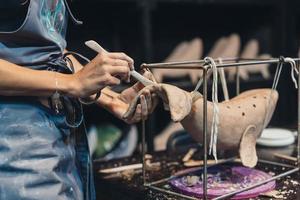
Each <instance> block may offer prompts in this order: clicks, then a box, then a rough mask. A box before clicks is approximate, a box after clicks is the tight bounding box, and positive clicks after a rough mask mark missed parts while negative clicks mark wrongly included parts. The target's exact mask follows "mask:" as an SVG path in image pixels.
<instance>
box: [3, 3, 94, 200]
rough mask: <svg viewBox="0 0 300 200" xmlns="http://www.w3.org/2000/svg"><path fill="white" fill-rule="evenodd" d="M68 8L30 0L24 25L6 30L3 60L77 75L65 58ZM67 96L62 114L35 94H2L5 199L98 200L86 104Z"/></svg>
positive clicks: (57, 4) (59, 4) (62, 4)
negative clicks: (85, 119)
mask: <svg viewBox="0 0 300 200" xmlns="http://www.w3.org/2000/svg"><path fill="white" fill-rule="evenodd" d="M68 10H69V8H68V5H67V2H66V1H63V0H30V3H29V6H28V13H27V16H26V19H25V20H24V22H23V23H22V25H21V26H20V27H19V28H18V29H16V30H14V31H9V32H1V33H0V59H4V60H7V61H10V62H12V63H15V64H18V65H21V66H24V67H28V68H31V69H36V70H49V69H50V70H55V71H59V72H61V73H72V71H71V70H70V69H69V68H68V67H67V65H66V62H65V61H64V59H63V50H64V49H65V48H66V41H65V33H66V27H67V16H68ZM69 14H71V13H70V12H69ZM71 17H73V16H72V14H71ZM63 99H64V100H63V102H64V104H65V106H64V109H63V110H64V111H62V112H60V113H56V112H54V110H53V109H51V108H48V107H46V106H43V105H42V104H41V103H39V101H38V100H37V98H34V97H4V96H0V199H1V200H18V199H22V200H23V199H24V200H41V199H43V200H83V199H85V200H94V199H95V189H94V184H93V175H92V167H91V159H90V155H89V149H88V143H87V137H86V132H85V127H84V123H79V122H81V120H79V121H78V119H81V117H82V116H81V114H82V113H81V112H80V111H81V105H79V104H78V102H77V101H76V100H74V99H69V98H66V97H64V98H63ZM70 110H73V111H74V112H71V111H70ZM76 113H77V114H76ZM78 113H79V114H78ZM70 116H71V117H70ZM76 116H77V117H76ZM73 118H74V119H73ZM72 120H73V121H72ZM75 121H76V122H75ZM74 123H75V124H76V123H77V124H76V127H77V128H74V127H73V126H70V124H74Z"/></svg>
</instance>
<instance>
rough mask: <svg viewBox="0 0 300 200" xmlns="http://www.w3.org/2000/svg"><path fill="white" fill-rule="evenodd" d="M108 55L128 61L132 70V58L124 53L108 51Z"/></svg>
mask: <svg viewBox="0 0 300 200" xmlns="http://www.w3.org/2000/svg"><path fill="white" fill-rule="evenodd" d="M108 56H109V57H110V58H114V59H120V60H124V61H126V62H128V63H129V67H130V68H131V69H132V70H133V68H134V67H133V65H134V60H133V59H132V58H130V57H129V56H128V55H126V54H125V53H109V54H108Z"/></svg>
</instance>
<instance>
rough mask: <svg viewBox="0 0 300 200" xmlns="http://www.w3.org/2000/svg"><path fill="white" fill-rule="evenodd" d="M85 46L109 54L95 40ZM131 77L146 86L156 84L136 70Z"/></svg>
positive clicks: (132, 71)
mask: <svg viewBox="0 0 300 200" xmlns="http://www.w3.org/2000/svg"><path fill="white" fill-rule="evenodd" d="M85 45H86V46H87V47H89V48H91V49H92V50H94V51H96V52H97V53H100V52H107V51H106V50H105V49H104V48H102V47H101V46H100V45H99V44H98V43H97V42H96V41H94V40H89V41H86V42H85ZM129 75H130V76H133V77H134V78H135V79H136V80H138V81H140V82H141V83H142V84H143V85H144V86H148V85H154V84H155V83H154V82H153V81H151V80H149V79H147V78H145V77H144V76H142V75H141V74H140V73H138V72H137V71H135V70H131V71H130V72H129Z"/></svg>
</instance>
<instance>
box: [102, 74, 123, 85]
mask: <svg viewBox="0 0 300 200" xmlns="http://www.w3.org/2000/svg"><path fill="white" fill-rule="evenodd" d="M120 83H121V80H120V79H118V78H116V77H113V76H110V75H109V77H108V78H107V80H106V81H105V85H106V86H114V85H119V84H120Z"/></svg>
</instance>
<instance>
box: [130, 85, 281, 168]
mask: <svg viewBox="0 0 300 200" xmlns="http://www.w3.org/2000/svg"><path fill="white" fill-rule="evenodd" d="M146 88H147V89H150V90H151V91H153V92H155V93H156V94H158V96H159V97H160V98H161V99H162V100H163V102H164V104H166V105H168V107H169V110H170V114H171V118H172V120H173V121H174V122H180V123H181V124H182V126H183V127H184V128H185V129H186V131H187V132H189V133H190V134H191V136H192V137H193V138H194V139H195V140H196V141H198V142H203V141H202V137H203V136H202V133H203V97H202V95H201V94H200V93H198V92H192V93H190V92H186V91H184V90H182V89H180V88H178V87H175V86H172V85H169V84H154V85H149V86H147V87H146ZM277 100H278V93H277V91H276V90H272V89H255V90H249V91H246V92H243V93H241V94H240V95H238V96H236V97H234V98H232V99H230V100H229V101H224V102H221V103H218V107H219V125H218V130H219V133H218V140H217V147H218V149H222V150H226V149H231V150H236V151H238V153H239V156H240V158H241V161H242V164H243V165H244V166H247V167H254V166H255V165H256V164H257V160H258V159H257V155H256V147H255V145H256V139H257V138H258V137H260V135H261V133H262V131H263V129H264V128H265V127H266V126H267V125H268V123H269V121H270V119H271V117H272V115H273V112H274V110H275V107H276V104H277ZM138 101H139V95H137V96H136V97H135V99H134V100H133V102H132V103H131V105H130V106H129V108H128V110H127V112H126V113H125V115H124V118H127V117H130V116H131V115H132V114H133V113H134V110H135V108H136V105H137V103H138ZM207 112H208V130H207V133H208V138H210V134H211V133H210V130H211V129H210V127H211V125H212V117H213V103H212V102H210V101H208V104H207Z"/></svg>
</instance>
